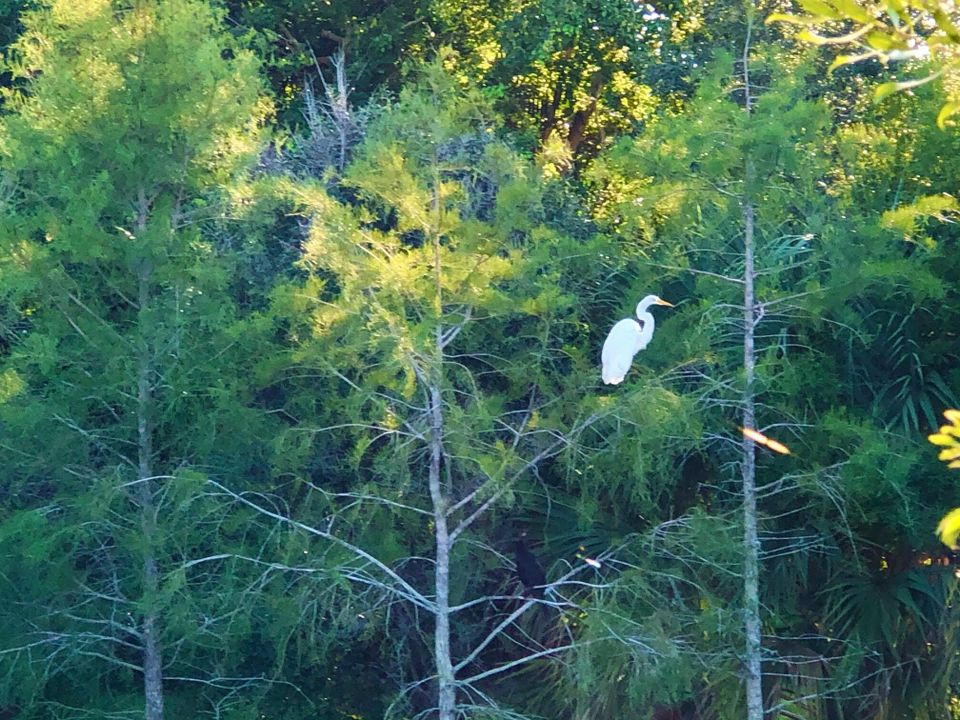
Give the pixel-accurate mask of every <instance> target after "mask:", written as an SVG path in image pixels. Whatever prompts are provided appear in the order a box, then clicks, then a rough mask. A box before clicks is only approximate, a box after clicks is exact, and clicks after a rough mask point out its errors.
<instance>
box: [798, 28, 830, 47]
mask: <svg viewBox="0 0 960 720" xmlns="http://www.w3.org/2000/svg"><path fill="white" fill-rule="evenodd" d="M797 39H798V40H802V41H803V42H808V43H810V44H811V45H826V44H827V43H829V42H830V38H827V37H823V36H822V35H817V34H816V33H813V32H810V31H809V30H801V31H800V32H798V33H797Z"/></svg>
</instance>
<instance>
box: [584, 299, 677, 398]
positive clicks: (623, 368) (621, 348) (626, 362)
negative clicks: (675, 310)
mask: <svg viewBox="0 0 960 720" xmlns="http://www.w3.org/2000/svg"><path fill="white" fill-rule="evenodd" d="M651 305H666V306H667V307H673V304H672V303H668V302H667V301H666V300H663V299H661V298H659V297H657V296H656V295H647V296H646V297H645V298H644V299H643V300H641V301H640V303H639V304H638V305H637V319H636V320H634V319H633V318H624V319H623V320H621V321H620V322H618V323H617V324H616V325H614V326H613V328H612V329H611V330H610V333H609V334H608V335H607V339H606V340H604V342H603V351H602V352H601V353H600V360H601V362H602V363H603V371H602V373H601V375H602V377H603V382H605V383H606V384H607V385H619V384H620V383H622V382H623V379H624V378H625V377H626V376H627V373H628V372H630V365H631V364H633V356H634V355H636V354H637V353H638V352H640V351H641V350H643V349H644V348H645V347H646V346H647V345H648V344H649V343H650V340H652V339H653V326H654V323H653V315H652V314H651V313H649V312H647V311H648V310H649V308H650V306H651Z"/></svg>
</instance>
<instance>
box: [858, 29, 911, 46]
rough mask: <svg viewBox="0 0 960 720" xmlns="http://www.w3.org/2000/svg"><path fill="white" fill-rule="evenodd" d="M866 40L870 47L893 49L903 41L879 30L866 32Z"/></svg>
mask: <svg viewBox="0 0 960 720" xmlns="http://www.w3.org/2000/svg"><path fill="white" fill-rule="evenodd" d="M866 40H867V45H869V46H870V47H872V48H873V49H874V50H882V51H887V50H893V49H895V48H898V47H901V46H902V45H903V43H902V42H899V41H898V40H897V39H896V38H894V37H891V36H890V35H887V34H886V33H883V32H879V31H874V32H872V33H868V34H867V37H866Z"/></svg>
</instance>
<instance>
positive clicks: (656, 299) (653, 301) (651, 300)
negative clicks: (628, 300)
mask: <svg viewBox="0 0 960 720" xmlns="http://www.w3.org/2000/svg"><path fill="white" fill-rule="evenodd" d="M651 305H666V306H667V307H673V303H669V302H667V301H666V300H664V299H663V298H662V297H660V296H659V295H647V296H646V297H645V298H644V299H643V300H641V301H640V303H639V304H638V305H637V315H639V314H640V313H642V312H646V311H647V308H649V307H650V306H651Z"/></svg>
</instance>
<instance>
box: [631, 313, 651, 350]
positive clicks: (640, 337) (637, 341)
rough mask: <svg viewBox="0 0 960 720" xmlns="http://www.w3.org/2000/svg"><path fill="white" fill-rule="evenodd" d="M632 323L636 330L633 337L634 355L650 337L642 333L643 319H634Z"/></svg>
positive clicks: (645, 344)
mask: <svg viewBox="0 0 960 720" xmlns="http://www.w3.org/2000/svg"><path fill="white" fill-rule="evenodd" d="M633 324H634V325H636V326H637V327H636V330H637V332H636V334H635V335H634V338H633V354H634V355H636V354H637V353H638V352H640V351H641V350H643V349H644V348H645V347H646V346H647V345H648V344H649V343H650V338H649V337H648V336H645V335H644V333H643V328H644V323H643V320H634V321H633Z"/></svg>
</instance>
